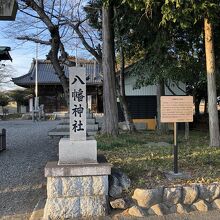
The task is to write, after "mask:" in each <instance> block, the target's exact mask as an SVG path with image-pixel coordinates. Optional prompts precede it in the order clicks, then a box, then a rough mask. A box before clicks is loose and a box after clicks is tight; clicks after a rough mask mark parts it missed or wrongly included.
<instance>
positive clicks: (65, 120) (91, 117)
mask: <svg viewBox="0 0 220 220" xmlns="http://www.w3.org/2000/svg"><path fill="white" fill-rule="evenodd" d="M69 120H70V118H69V117H64V118H62V120H61V123H69ZM86 120H87V121H88V122H91V123H94V122H96V119H95V118H93V114H92V113H88V114H86Z"/></svg>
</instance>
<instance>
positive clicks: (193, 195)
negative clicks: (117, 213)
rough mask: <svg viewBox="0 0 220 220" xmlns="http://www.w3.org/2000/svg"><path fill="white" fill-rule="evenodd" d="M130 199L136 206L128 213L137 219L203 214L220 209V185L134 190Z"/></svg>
mask: <svg viewBox="0 0 220 220" xmlns="http://www.w3.org/2000/svg"><path fill="white" fill-rule="evenodd" d="M132 198H133V199H134V201H136V203H137V205H134V206H132V207H131V208H130V209H129V210H128V213H129V214H130V215H132V216H137V217H143V216H147V215H158V216H160V215H166V214H172V213H179V214H183V213H189V212H191V211H201V212H204V211H208V210H211V209H220V183H212V184H209V185H204V184H192V185H190V186H181V185H178V186H175V187H172V188H168V187H158V188H154V189H136V190H135V191H134V194H133V196H132Z"/></svg>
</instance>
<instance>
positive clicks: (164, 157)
mask: <svg viewBox="0 0 220 220" xmlns="http://www.w3.org/2000/svg"><path fill="white" fill-rule="evenodd" d="M172 140H173V134H169V135H161V136H159V135H157V134H156V133H155V132H151V131H147V132H137V133H134V134H129V133H122V134H120V135H119V136H118V137H116V138H113V137H108V136H103V135H100V136H98V137H97V141H98V149H99V152H101V153H103V154H104V155H105V156H106V157H107V159H108V161H109V162H110V163H112V164H113V165H114V166H115V167H118V168H121V169H122V170H123V171H124V172H126V173H127V174H128V176H129V177H130V178H131V180H132V187H133V188H137V187H147V188H153V187H155V186H159V185H166V186H170V185H176V184H189V183H193V182H200V183H210V182H215V181H220V148H215V147H209V144H208V143H209V137H208V134H207V132H202V131H191V132H190V139H189V141H185V140H184V136H183V135H181V134H180V135H179V136H178V143H179V170H180V172H185V173H189V174H190V175H191V179H188V180H175V181H168V180H167V179H166V177H165V174H164V173H165V172H166V171H172V170H173V144H172ZM148 142H167V143H170V145H169V146H153V145H152V146H148V144H147V143H148Z"/></svg>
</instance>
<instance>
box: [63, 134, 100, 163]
mask: <svg viewBox="0 0 220 220" xmlns="http://www.w3.org/2000/svg"><path fill="white" fill-rule="evenodd" d="M88 163H97V142H96V140H95V139H94V138H93V137H90V138H87V140H85V141H71V140H70V139H69V138H61V139H60V142H59V165H65V164H88Z"/></svg>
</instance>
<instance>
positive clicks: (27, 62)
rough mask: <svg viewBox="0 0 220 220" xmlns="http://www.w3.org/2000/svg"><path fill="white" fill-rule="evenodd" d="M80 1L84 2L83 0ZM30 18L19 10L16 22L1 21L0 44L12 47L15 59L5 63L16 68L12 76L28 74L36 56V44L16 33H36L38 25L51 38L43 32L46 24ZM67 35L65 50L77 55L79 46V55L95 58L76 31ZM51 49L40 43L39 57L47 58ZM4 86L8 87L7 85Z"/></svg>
mask: <svg viewBox="0 0 220 220" xmlns="http://www.w3.org/2000/svg"><path fill="white" fill-rule="evenodd" d="M77 1H78V0H77ZM71 2H72V0H71ZM80 2H81V4H82V2H83V1H80ZM86 2H87V1H86ZM31 13H32V12H31ZM29 19H30V18H29V16H26V17H24V14H23V13H21V12H20V11H18V13H17V16H16V21H15V22H13V21H0V30H1V31H0V46H8V47H11V51H10V54H11V57H12V59H13V61H12V62H10V61H7V62H6V63H5V64H7V65H11V66H12V67H13V68H14V71H13V73H12V74H11V75H12V77H18V76H21V75H24V74H27V73H28V71H29V69H30V66H31V62H32V60H33V58H36V44H35V43H33V42H26V43H24V42H23V41H19V40H16V36H15V35H17V36H19V35H23V36H25V35H30V34H34V35H35V34H36V33H37V28H36V27H38V30H40V31H41V34H43V36H44V37H45V38H44V40H49V38H50V37H49V35H48V34H49V33H48V32H46V33H45V32H42V27H45V25H44V24H42V23H36V22H35V23H33V18H32V20H31V19H30V20H29ZM16 28H17V29H16ZM16 30H17V31H16ZM62 31H64V30H61V31H60V32H62ZM8 35H9V36H8ZM41 37H42V36H41ZM67 37H69V38H68V39H70V40H71V41H69V42H70V43H68V44H67V45H65V50H66V51H67V52H68V54H69V55H71V56H75V55H76V47H77V48H78V49H77V56H78V57H80V58H85V59H92V58H93V57H92V56H91V55H90V54H89V53H88V52H87V51H86V50H85V49H83V46H82V45H81V43H80V40H79V39H78V36H76V35H75V34H74V32H73V33H72V32H71V31H70V35H68V36H67ZM66 39H67V38H66ZM49 50H50V47H49V46H43V45H39V53H38V59H45V58H46V55H47V54H48V52H49ZM11 86H12V87H13V85H12V84H11V85H7V87H11ZM4 88H5V89H6V87H5V86H4ZM0 90H2V86H0Z"/></svg>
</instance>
